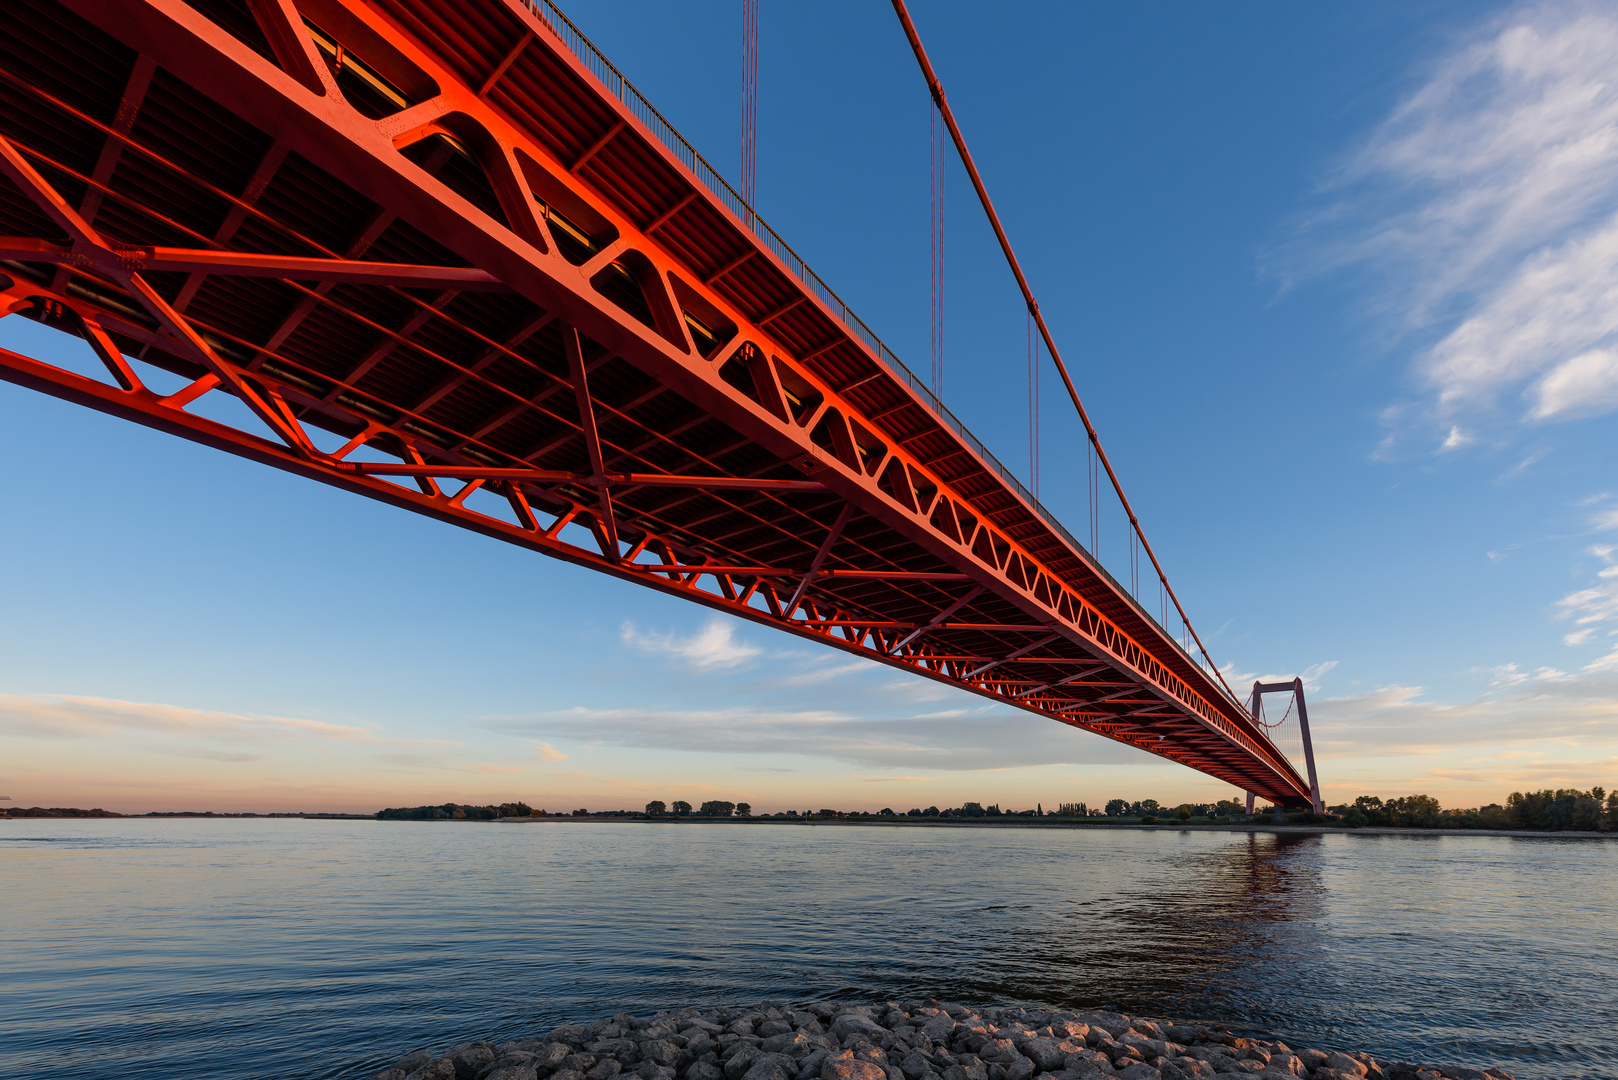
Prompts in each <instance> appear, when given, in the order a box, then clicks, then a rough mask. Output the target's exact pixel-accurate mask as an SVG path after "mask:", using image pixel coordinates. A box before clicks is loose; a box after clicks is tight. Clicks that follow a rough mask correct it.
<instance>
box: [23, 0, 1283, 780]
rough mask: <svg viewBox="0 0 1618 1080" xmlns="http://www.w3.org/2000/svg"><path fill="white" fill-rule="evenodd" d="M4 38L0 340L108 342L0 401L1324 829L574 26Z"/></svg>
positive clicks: (64, 24) (1261, 741)
mask: <svg viewBox="0 0 1618 1080" xmlns="http://www.w3.org/2000/svg"><path fill="white" fill-rule="evenodd" d="M7 20H8V25H7V27H6V31H7V33H6V35H4V36H0V315H8V314H9V315H13V316H15V317H21V318H29V319H35V320H38V321H40V322H42V323H45V324H47V325H50V326H53V327H56V328H58V329H61V330H63V331H65V332H67V333H70V334H73V335H76V336H78V337H81V338H83V339H84V340H85V341H87V342H88V343H89V344H90V346H91V347H92V348H93V349H94V350H95V352H96V354H97V355H98V356H99V357H100V358H101V361H102V363H103V365H104V367H105V369H106V374H105V377H97V378H90V377H86V376H84V375H82V374H75V373H73V372H71V371H68V370H65V369H63V368H61V367H59V366H56V365H52V364H49V363H45V362H42V361H41V360H39V359H33V358H29V357H24V356H21V355H18V354H16V353H11V352H6V351H4V350H0V378H5V379H7V380H9V381H11V382H14V383H17V384H20V385H23V386H28V387H32V388H34V389H37V390H40V391H43V392H45V393H48V394H52V395H55V396H57V397H60V398H63V399H66V400H69V401H73V402H77V403H79V404H81V405H86V406H89V407H91V408H95V409H99V410H101V411H104V412H107V413H110V414H113V415H116V416H121V417H124V418H125V419H129V420H133V421H135V422H138V423H142V424H146V425H148V426H151V427H154V428H158V429H160V430H164V431H168V432H171V433H173V434H176V435H180V436H182V437H184V438H188V439H192V440H195V441H197V442H201V443H204V444H207V445H210V446H214V447H216V448H218V449H222V450H226V451H229V452H231V453H235V454H239V455H241V456H243V457H247V458H251V459H253V460H256V461H260V462H263V463H265V464H269V465H273V466H275V467H277V468H281V469H285V470H287V471H290V472H295V473H298V474H300V475H303V476H307V477H309V478H311V479H316V480H319V481H321V482H323V483H327V484H332V485H334V486H338V487H342V488H345V489H348V490H351V491H354V492H356V493H359V494H363V495H366V496H368V497H371V498H375V499H380V500H382V501H385V502H388V503H391V504H393V505H396V506H401V507H404V508H406V509H410V510H413V511H416V512H418V513H422V514H426V515H429V516H432V517H436V518H439V519H441V520H445V521H449V522H451V523H454V524H456V525H459V526H462V527H464V528H469V529H473V530H475V531H478V532H481V533H484V534H486V535H489V536H494V537H497V538H499V539H501V540H505V541H508V542H510V543H515V544H519V545H523V546H525V547H529V548H532V549H534V550H536V551H540V552H542V553H544V554H547V555H551V556H554V557H557V558H561V559H565V560H567V561H569V562H573V563H576V564H580V565H584V566H588V567H591V568H592V569H595V570H598V571H601V572H603V573H608V574H613V575H615V576H618V577H621V578H625V579H628V580H632V581H636V582H639V583H641V584H643V585H646V586H648V587H650V588H655V589H659V590H662V591H663V592H666V593H671V594H674V595H679V596H684V597H687V598H689V599H691V600H694V601H696V602H698V603H702V604H705V605H707V606H709V607H712V608H716V609H719V610H723V611H728V612H731V613H732V614H735V615H738V616H741V617H743V618H747V619H751V620H753V621H755V622H760V623H764V624H768V625H771V626H775V627H778V628H780V629H784V630H787V631H790V632H792V633H795V634H798V635H800V636H802V637H806V638H809V639H811V640H815V641H819V642H822V643H825V644H828V645H832V646H835V647H837V648H840V649H843V650H845V651H848V652H851V653H855V654H858V655H861V656H866V657H869V658H871V659H874V660H877V661H880V662H883V663H886V664H890V665H892V666H895V667H899V668H902V669H904V670H907V671H912V672H916V673H918V674H921V675H924V676H926V677H929V678H933V679H937V680H939V681H942V682H946V683H949V684H951V685H955V686H960V687H963V688H966V689H969V690H971V691H973V692H975V693H978V694H981V695H984V696H986V697H989V698H992V699H994V700H996V701H1000V702H1004V703H1006V704H1010V705H1014V706H1016V707H1018V708H1022V709H1026V710H1028V711H1032V712H1036V713H1039V714H1041V715H1044V716H1048V717H1051V718H1052V719H1056V720H1059V721H1061V722H1063V723H1066V724H1070V725H1073V726H1076V727H1080V728H1084V729H1086V730H1090V731H1094V732H1098V733H1100V734H1102V735H1105V736H1107V737H1109V738H1112V739H1116V740H1118V741H1120V742H1124V743H1128V744H1129V745H1132V746H1136V747H1138V748H1140V749H1143V750H1147V751H1149V752H1151V753H1154V754H1157V755H1160V756H1162V757H1165V758H1169V759H1172V760H1174V761H1178V762H1181V763H1182V764H1185V765H1188V766H1190V767H1192V768H1195V769H1199V770H1201V771H1203V772H1206V773H1209V774H1211V775H1214V776H1216V777H1219V778H1221V779H1223V780H1226V781H1228V782H1230V783H1232V784H1234V785H1236V786H1238V787H1241V788H1244V789H1247V790H1249V791H1253V792H1256V793H1257V794H1259V795H1261V796H1263V797H1265V798H1268V799H1270V800H1272V801H1274V802H1276V803H1279V804H1282V805H1288V806H1302V805H1306V804H1307V802H1308V785H1307V784H1306V783H1305V782H1304V781H1303V780H1302V779H1301V777H1300V776H1299V774H1298V772H1297V770H1296V769H1294V768H1293V766H1292V765H1291V764H1290V763H1289V762H1288V761H1287V760H1286V759H1285V758H1284V757H1283V756H1282V755H1281V754H1280V753H1279V752H1278V751H1277V750H1276V749H1275V748H1274V746H1273V745H1272V744H1271V743H1270V742H1269V740H1268V739H1267V738H1266V737H1265V736H1264V734H1263V732H1262V730H1261V729H1260V728H1258V727H1257V726H1256V725H1254V724H1253V722H1252V720H1251V718H1250V717H1248V716H1247V714H1246V712H1245V711H1244V710H1243V709H1242V707H1241V706H1240V705H1239V704H1238V703H1236V702H1235V701H1234V700H1233V699H1232V698H1231V697H1230V695H1229V694H1228V693H1227V692H1226V691H1225V690H1224V688H1223V687H1222V686H1221V685H1220V684H1219V683H1218V682H1217V681H1215V680H1214V679H1213V678H1211V677H1210V676H1209V675H1208V673H1207V672H1206V671H1204V670H1203V669H1202V668H1201V667H1199V666H1198V665H1197V664H1195V663H1194V662H1193V661H1192V660H1191V659H1190V658H1189V657H1188V656H1187V655H1186V654H1185V652H1184V651H1183V650H1181V649H1180V647H1179V646H1178V644H1176V643H1175V641H1174V640H1173V639H1172V637H1170V636H1169V635H1168V634H1167V633H1165V632H1164V630H1163V629H1162V628H1161V627H1159V626H1158V624H1157V623H1156V622H1155V621H1154V620H1153V619H1152V618H1150V617H1149V616H1148V615H1147V614H1146V613H1145V612H1144V610H1143V609H1142V608H1141V607H1140V606H1139V605H1138V604H1137V603H1136V602H1135V600H1134V599H1133V598H1132V597H1130V596H1129V595H1128V594H1127V592H1126V591H1125V590H1124V589H1123V588H1122V587H1121V586H1119V585H1118V584H1117V583H1116V582H1115V581H1113V579H1112V578H1111V577H1110V576H1108V575H1107V574H1106V572H1105V571H1104V570H1102V569H1101V568H1100V567H1099V565H1098V564H1097V563H1096V562H1095V561H1094V560H1093V559H1091V557H1090V556H1089V555H1088V553H1086V552H1085V551H1084V550H1083V548H1082V547H1080V546H1079V545H1078V544H1077V542H1076V541H1074V540H1073V539H1072V538H1071V537H1070V536H1068V535H1067V534H1066V533H1065V531H1063V530H1061V529H1060V526H1058V525H1057V524H1056V523H1055V522H1054V521H1053V520H1051V519H1050V518H1049V517H1048V516H1047V515H1045V514H1044V513H1043V512H1041V511H1040V509H1039V508H1038V507H1037V506H1035V505H1034V504H1033V503H1032V502H1031V500H1030V499H1028V498H1027V497H1026V493H1025V492H1023V491H1022V490H1021V488H1020V487H1019V486H1018V485H1016V483H1015V481H1014V480H1013V479H1012V478H1011V477H1010V476H1009V474H1008V473H1007V472H1006V471H1005V470H1004V469H1003V467H1001V466H999V464H998V462H995V461H994V460H993V458H992V457H991V456H989V455H988V453H987V451H985V450H983V449H982V447H981V446H980V445H978V444H977V443H976V441H975V440H973V439H972V438H971V436H970V435H969V434H968V433H966V432H965V430H964V429H962V428H960V427H959V426H958V424H956V423H955V422H954V421H953V419H952V418H950V417H949V416H948V414H946V413H942V412H941V411H939V410H938V409H936V408H934V407H933V406H932V404H931V403H930V402H929V401H928V400H927V397H926V395H925V393H924V391H922V390H921V389H920V388H919V387H918V386H917V385H916V383H915V381H914V379H913V377H912V376H910V375H909V373H908V372H906V371H904V369H903V368H902V367H901V366H899V365H897V364H896V363H894V362H892V361H891V360H889V359H884V357H883V355H882V350H881V349H880V346H879V345H878V344H877V343H875V342H874V339H872V338H871V337H870V335H869V333H868V331H864V330H863V326H861V325H859V324H857V323H856V322H855V321H853V320H852V319H851V317H850V316H848V314H847V313H846V309H843V308H842V307H841V305H840V303H839V302H838V301H836V299H835V297H834V296H832V295H831V294H830V292H829V290H826V289H825V288H824V287H823V286H821V285H819V283H818V279H813V278H812V276H809V277H806V276H805V275H804V274H803V273H802V272H801V264H799V263H797V262H796V258H795V256H793V255H792V253H791V252H790V250H788V249H785V248H784V245H779V244H777V243H767V242H765V241H764V240H761V239H760V238H759V235H760V234H759V233H757V232H755V230H754V229H753V228H750V227H749V226H750V224H751V221H750V219H749V216H748V215H749V211H747V209H746V208H745V207H743V206H741V205H740V203H739V201H738V200H734V199H732V198H729V197H726V195H725V193H724V191H723V190H721V188H722V185H717V184H716V183H715V182H713V181H711V180H708V178H707V174H706V172H705V170H706V164H705V163H703V162H701V161H700V159H697V158H695V157H694V155H690V154H688V153H684V152H678V149H676V150H671V149H670V145H676V144H675V143H673V142H670V141H668V137H667V130H666V126H660V125H663V121H662V119H661V117H658V116H656V115H655V113H651V112H650V111H649V109H647V108H645V107H644V106H643V105H642V106H641V107H632V106H630V105H626V104H625V101H624V100H621V99H620V95H621V94H622V93H623V91H622V88H621V87H620V86H613V85H610V80H611V79H613V78H615V77H616V75H615V73H614V72H612V71H611V70H610V69H607V68H605V67H604V65H603V64H602V63H601V62H598V61H597V60H593V59H592V57H593V55H594V54H591V53H588V52H587V51H578V52H576V51H575V49H578V45H577V43H576V41H575V42H574V49H570V48H569V47H568V44H567V43H564V39H563V37H561V36H559V34H568V33H570V32H572V31H571V28H570V27H567V26H566V24H565V23H561V22H559V21H558V17H557V15H556V13H554V12H552V11H547V12H546V14H545V16H543V17H542V16H541V15H538V14H536V13H535V11H534V10H532V9H530V8H529V7H527V6H525V5H524V4H522V3H520V2H517V0H463V2H461V3H457V4H453V5H446V4H440V3H430V2H428V0H375V2H372V3H365V2H362V0H194V2H193V4H192V5H187V4H183V3H180V2H179V0H62V2H61V3H57V2H54V0H20V2H19V3H15V4H13V5H10V7H9V8H8V13H7ZM569 40H570V41H571V40H573V39H569ZM581 57H583V59H581ZM598 76H604V77H605V78H606V79H608V80H609V82H608V83H604V82H603V81H602V78H598ZM627 100H631V101H634V100H635V99H633V98H628V99H627ZM660 136H662V137H660ZM716 190H718V191H719V194H715V191H716ZM222 397H228V398H230V399H232V403H233V405H234V404H235V403H239V406H237V407H234V408H233V409H231V410H225V409H220V408H213V407H208V404H207V403H209V402H211V401H216V400H220V399H221V398H222ZM240 406H245V408H242V407H240ZM204 412H206V413H208V414H211V415H214V416H222V415H235V416H239V417H240V422H239V423H227V422H221V421H220V420H218V419H209V418H208V417H207V416H204V415H202V413H204Z"/></svg>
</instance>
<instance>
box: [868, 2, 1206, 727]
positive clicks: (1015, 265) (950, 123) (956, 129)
mask: <svg viewBox="0 0 1618 1080" xmlns="http://www.w3.org/2000/svg"><path fill="white" fill-rule="evenodd" d="M893 10H894V13H895V14H897V15H898V16H899V23H900V25H901V26H903V27H904V32H905V37H907V38H909V39H910V49H911V51H912V52H914V53H915V54H916V62H917V63H919V64H920V65H921V73H922V76H923V77H924V78H925V79H926V80H927V91H928V93H930V94H932V97H933V102H934V103H935V104H936V105H937V106H938V111H939V113H940V114H941V115H942V116H943V117H944V126H945V127H947V128H949V133H950V137H951V138H952V139H954V140H955V151H956V153H958V154H960V156H961V164H962V165H964V166H965V167H966V173H967V176H969V177H971V180H972V187H973V189H974V190H975V191H976V192H977V194H978V201H979V202H981V203H982V204H983V212H984V213H985V214H987V215H988V216H989V224H990V225H991V226H992V227H993V228H994V235H995V238H996V239H997V240H999V241H1000V250H1001V251H1002V252H1004V253H1005V256H1006V262H1007V264H1008V265H1010V267H1011V273H1012V275H1013V276H1014V277H1016V279H1017V287H1018V288H1020V289H1021V290H1022V295H1023V300H1024V301H1026V302H1027V304H1028V312H1029V314H1030V315H1032V316H1033V317H1034V324H1035V325H1036V326H1038V327H1039V336H1040V337H1041V338H1042V339H1043V340H1044V342H1045V348H1046V349H1047V350H1049V352H1050V354H1051V361H1052V363H1054V364H1055V365H1056V371H1057V374H1059V375H1061V376H1062V385H1063V386H1065V387H1067V396H1068V397H1069V398H1070V399H1072V401H1073V408H1074V409H1075V410H1077V412H1078V414H1079V421H1080V422H1081V423H1083V424H1084V432H1085V435H1086V436H1087V437H1088V438H1089V440H1090V445H1091V446H1093V447H1095V452H1096V457H1097V458H1099V459H1100V461H1101V466H1102V468H1104V469H1106V470H1107V479H1108V480H1110V481H1111V482H1112V490H1113V491H1114V492H1116V493H1117V495H1118V502H1119V503H1120V504H1121V505H1122V506H1123V508H1124V513H1125V514H1127V515H1129V525H1130V528H1131V529H1133V530H1134V532H1135V535H1136V536H1137V537H1139V538H1140V544H1141V548H1142V550H1144V551H1145V552H1146V557H1147V558H1149V559H1151V560H1152V568H1153V569H1154V570H1156V571H1157V579H1158V581H1159V582H1161V583H1162V585H1163V589H1164V591H1165V592H1167V593H1168V596H1169V599H1170V600H1173V601H1174V609H1175V610H1176V611H1177V612H1179V614H1180V619H1181V621H1182V622H1183V623H1184V624H1185V627H1186V629H1187V630H1188V631H1190V633H1191V637H1192V638H1193V639H1195V640H1196V643H1197V648H1198V650H1200V651H1201V653H1202V658H1203V659H1204V660H1206V661H1208V669H1209V671H1210V672H1212V674H1213V676H1214V678H1216V679H1218V680H1219V685H1221V686H1223V687H1224V688H1225V693H1227V694H1229V695H1230V698H1231V700H1232V701H1235V700H1236V692H1235V691H1234V690H1232V689H1231V688H1230V684H1229V683H1227V682H1226V681H1225V676H1224V675H1223V674H1221V673H1220V671H1219V668H1218V666H1216V665H1215V664H1214V662H1213V657H1211V656H1209V655H1208V647H1207V646H1206V645H1204V644H1203V643H1202V638H1201V637H1200V636H1199V635H1198V634H1197V631H1196V629H1195V628H1194V627H1192V625H1191V618H1190V616H1188V615H1187V614H1186V612H1185V608H1184V606H1182V605H1181V603H1180V598H1179V597H1178V596H1177V595H1175V592H1174V587H1173V586H1172V585H1170V584H1169V579H1168V575H1167V574H1166V573H1164V571H1163V564H1162V563H1160V562H1158V560H1157V553H1156V552H1155V551H1153V550H1152V545H1151V543H1150V542H1148V541H1147V539H1146V534H1145V533H1144V532H1143V531H1142V530H1141V527H1140V521H1139V519H1138V518H1136V517H1135V510H1134V508H1133V507H1132V506H1130V505H1129V497H1128V496H1127V495H1125V494H1124V486H1123V484H1122V483H1121V482H1120V481H1119V479H1118V474H1117V472H1115V471H1114V470H1113V467H1112V461H1111V460H1110V459H1109V458H1108V457H1107V452H1106V451H1105V450H1103V449H1102V448H1101V438H1100V436H1098V435H1097V434H1096V429H1095V425H1094V424H1092V423H1091V422H1090V414H1089V413H1088V412H1087V411H1086V410H1085V408H1084V402H1082V401H1081V400H1079V391H1078V388H1077V387H1075V386H1074V385H1073V377H1072V376H1071V375H1069V374H1068V370H1067V364H1066V363H1064V362H1063V360H1062V352H1061V350H1060V349H1058V348H1057V347H1056V339H1055V338H1053V337H1052V336H1051V330H1050V327H1049V326H1047V325H1045V316H1044V315H1043V314H1042V313H1041V312H1040V310H1039V301H1038V300H1036V299H1034V290H1033V289H1032V288H1030V287H1029V284H1028V278H1027V277H1026V276H1025V275H1024V274H1023V271H1022V264H1021V263H1019V262H1018V261H1017V253H1016V252H1015V251H1013V250H1012V248H1011V240H1010V238H1009V237H1007V236H1006V230H1005V227H1004V226H1002V225H1001V224H1000V215H999V214H998V213H996V212H995V209H994V202H993V201H992V200H991V199H990V198H989V189H988V188H986V187H984V186H983V177H982V175H981V174H979V172H978V167H977V163H976V162H974V161H973V160H972V152H971V151H970V150H968V149H967V148H966V137H965V136H963V135H962V134H961V126H960V125H959V124H957V123H956V122H955V113H954V111H953V110H951V109H950V107H949V99H948V98H946V97H945V96H944V84H943V83H941V82H940V81H939V79H938V74H937V72H935V71H934V70H933V62H932V61H931V60H929V59H928V58H927V49H926V48H925V47H924V46H923V45H922V43H921V35H920V34H918V33H917V32H916V24H915V23H914V22H912V21H911V19H910V11H909V9H908V8H906V7H905V2H904V0H893Z"/></svg>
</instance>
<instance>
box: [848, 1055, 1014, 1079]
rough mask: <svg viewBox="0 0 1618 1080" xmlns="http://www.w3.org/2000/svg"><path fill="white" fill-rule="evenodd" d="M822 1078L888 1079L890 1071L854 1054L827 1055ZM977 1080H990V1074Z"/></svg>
mask: <svg viewBox="0 0 1618 1080" xmlns="http://www.w3.org/2000/svg"><path fill="white" fill-rule="evenodd" d="M820 1080H888V1071H887V1070H886V1069H884V1068H883V1067H882V1066H880V1065H878V1064H877V1063H876V1062H874V1061H861V1060H859V1059H858V1058H855V1057H853V1056H849V1057H827V1058H826V1060H825V1061H824V1062H822V1063H821V1066H820ZM976 1080H989V1077H988V1074H987V1073H985V1074H984V1075H983V1076H980V1077H977V1078H976Z"/></svg>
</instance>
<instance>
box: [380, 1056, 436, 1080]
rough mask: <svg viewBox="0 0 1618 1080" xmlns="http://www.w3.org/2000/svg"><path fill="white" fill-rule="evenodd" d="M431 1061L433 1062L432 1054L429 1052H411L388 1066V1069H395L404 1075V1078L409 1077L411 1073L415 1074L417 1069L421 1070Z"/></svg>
mask: <svg viewBox="0 0 1618 1080" xmlns="http://www.w3.org/2000/svg"><path fill="white" fill-rule="evenodd" d="M431 1060H433V1052H432V1051H431V1050H412V1051H410V1053H408V1054H406V1055H405V1056H404V1057H402V1058H400V1059H399V1060H398V1061H395V1062H394V1063H393V1064H392V1065H390V1066H388V1069H389V1070H395V1069H396V1070H398V1071H399V1072H402V1073H404V1074H405V1075H406V1076H409V1075H410V1074H411V1073H413V1072H415V1071H416V1070H417V1069H419V1068H421V1067H422V1066H423V1065H425V1064H427V1063H428V1062H429V1061H431Z"/></svg>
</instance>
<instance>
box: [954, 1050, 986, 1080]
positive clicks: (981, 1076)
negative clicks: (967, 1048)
mask: <svg viewBox="0 0 1618 1080" xmlns="http://www.w3.org/2000/svg"><path fill="white" fill-rule="evenodd" d="M963 1056H964V1055H963ZM971 1061H972V1063H971V1064H967V1063H965V1062H958V1063H956V1064H954V1065H951V1066H950V1067H949V1068H947V1069H945V1070H944V1080H989V1070H988V1069H986V1068H984V1066H983V1063H982V1062H979V1061H977V1060H976V1059H975V1058H974V1059H971Z"/></svg>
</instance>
